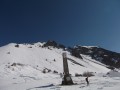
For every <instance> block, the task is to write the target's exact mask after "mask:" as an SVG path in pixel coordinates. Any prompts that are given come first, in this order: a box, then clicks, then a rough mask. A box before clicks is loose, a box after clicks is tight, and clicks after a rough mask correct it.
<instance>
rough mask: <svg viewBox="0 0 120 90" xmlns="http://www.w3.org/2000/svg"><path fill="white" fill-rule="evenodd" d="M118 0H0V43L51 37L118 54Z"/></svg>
mask: <svg viewBox="0 0 120 90" xmlns="http://www.w3.org/2000/svg"><path fill="white" fill-rule="evenodd" d="M119 39H120V0H0V46H3V45H6V44H8V43H36V42H46V41H48V40H55V41H56V42H58V43H61V44H64V45H66V46H74V45H83V46H100V47H103V48H106V49H108V50H112V51H115V52H119V53H120V40H119Z"/></svg>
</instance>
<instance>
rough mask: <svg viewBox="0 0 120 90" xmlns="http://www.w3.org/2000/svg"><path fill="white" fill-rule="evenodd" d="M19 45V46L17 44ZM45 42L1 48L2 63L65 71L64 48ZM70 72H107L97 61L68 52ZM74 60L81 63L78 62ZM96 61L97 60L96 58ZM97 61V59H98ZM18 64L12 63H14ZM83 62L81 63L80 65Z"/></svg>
mask: <svg viewBox="0 0 120 90" xmlns="http://www.w3.org/2000/svg"><path fill="white" fill-rule="evenodd" d="M16 45H18V46H16ZM42 45H43V43H35V44H34V45H31V44H15V43H11V44H8V45H6V46H3V47H1V48H0V65H6V67H10V68H16V67H17V66H20V65H19V64H22V65H21V66H31V67H32V68H36V70H37V69H38V70H40V71H42V70H43V69H45V68H47V69H49V70H51V71H57V72H58V73H62V72H63V59H62V53H63V52H65V51H64V50H62V49H57V48H53V47H42ZM66 53H67V57H68V58H70V59H72V61H71V60H69V59H68V63H69V68H70V73H71V74H75V73H83V72H85V71H90V72H107V71H109V69H107V68H106V67H105V66H104V65H102V64H99V63H100V62H98V63H95V62H93V61H91V60H92V59H91V60H89V59H87V58H89V57H87V56H86V57H85V56H84V57H83V59H79V58H75V57H74V56H71V54H70V53H69V52H67V51H66ZM73 61H75V62H77V63H79V64H76V63H74V62H73ZM94 61H95V60H94ZM96 62H97V61H96ZM14 63H15V64H18V65H12V64H14ZM80 64H81V65H80Z"/></svg>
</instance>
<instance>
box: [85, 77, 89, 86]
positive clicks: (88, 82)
mask: <svg viewBox="0 0 120 90" xmlns="http://www.w3.org/2000/svg"><path fill="white" fill-rule="evenodd" d="M85 80H86V82H87V85H89V81H88V77H86V78H85Z"/></svg>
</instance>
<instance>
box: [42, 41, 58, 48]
mask: <svg viewBox="0 0 120 90" xmlns="http://www.w3.org/2000/svg"><path fill="white" fill-rule="evenodd" d="M47 46H53V47H57V43H56V42H55V41H51V40H49V41H48V42H47V43H45V44H44V47H47Z"/></svg>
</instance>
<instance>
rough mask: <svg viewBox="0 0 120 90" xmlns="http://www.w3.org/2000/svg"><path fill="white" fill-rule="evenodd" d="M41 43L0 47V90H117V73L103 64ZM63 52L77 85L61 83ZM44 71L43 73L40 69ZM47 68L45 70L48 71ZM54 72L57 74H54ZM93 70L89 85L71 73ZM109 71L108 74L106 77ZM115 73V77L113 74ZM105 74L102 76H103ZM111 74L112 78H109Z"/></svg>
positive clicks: (119, 80) (118, 82)
mask: <svg viewBox="0 0 120 90" xmlns="http://www.w3.org/2000/svg"><path fill="white" fill-rule="evenodd" d="M43 44H44V43H40V42H38V43H34V44H18V45H19V47H15V45H17V44H16V43H11V44H8V45H6V46H3V47H0V90H80V89H82V90H112V88H114V90H118V89H120V76H119V72H117V73H114V72H112V74H111V71H110V70H109V69H108V68H106V67H107V66H106V65H104V64H102V63H100V62H98V61H95V60H94V59H91V58H90V57H89V56H86V55H82V57H83V59H79V58H76V57H74V56H71V54H70V53H69V52H67V51H64V50H62V49H57V48H53V47H49V48H48V47H42V46H43ZM63 52H66V53H67V57H68V58H69V59H68V66H69V71H70V74H71V75H72V79H73V82H74V83H77V85H72V86H61V85H60V84H61V82H62V78H61V76H60V73H63V60H62V53H63ZM44 69H45V70H46V73H43V70H44ZM48 71H49V72H48ZM54 71H57V72H58V73H54ZM86 71H88V72H93V73H94V75H95V76H93V77H90V78H89V81H90V85H89V86H87V85H86V82H85V77H75V73H78V74H83V73H84V72H86ZM107 72H109V73H110V75H112V77H110V76H109V75H108V76H107V75H106V73H107ZM116 75H117V77H116ZM103 76H105V77H103ZM113 76H114V77H113Z"/></svg>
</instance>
